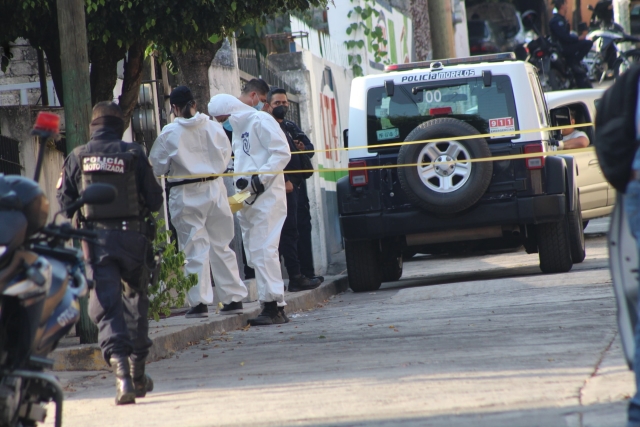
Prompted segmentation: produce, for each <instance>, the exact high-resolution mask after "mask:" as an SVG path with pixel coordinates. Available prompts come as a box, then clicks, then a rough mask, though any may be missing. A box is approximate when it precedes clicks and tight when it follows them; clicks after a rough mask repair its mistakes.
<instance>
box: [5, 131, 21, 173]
mask: <svg viewBox="0 0 640 427" xmlns="http://www.w3.org/2000/svg"><path fill="white" fill-rule="evenodd" d="M19 145H20V142H19V141H16V140H15V139H11V138H8V137H6V136H1V135H0V173H3V174H5V175H20V174H21V171H22V166H20V150H19V148H18V147H19Z"/></svg>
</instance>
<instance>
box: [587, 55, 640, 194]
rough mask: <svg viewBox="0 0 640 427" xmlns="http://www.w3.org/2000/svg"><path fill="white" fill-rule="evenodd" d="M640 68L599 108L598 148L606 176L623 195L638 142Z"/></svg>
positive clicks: (615, 86)
mask: <svg viewBox="0 0 640 427" xmlns="http://www.w3.org/2000/svg"><path fill="white" fill-rule="evenodd" d="M639 77H640V65H634V66H633V67H631V68H630V69H629V70H628V71H627V72H626V73H624V74H622V75H621V76H620V77H618V79H617V80H616V82H615V83H614V84H613V86H611V87H610V88H609V89H608V90H607V91H606V92H605V93H604V95H603V96H602V99H601V100H600V102H599V103H598V105H597V113H596V139H595V144H594V145H595V147H596V154H597V156H598V161H599V162H600V168H601V169H602V173H603V174H604V177H605V178H606V179H607V181H609V182H610V183H611V185H613V187H614V188H615V189H616V190H617V191H620V192H622V193H624V192H625V190H626V188H627V183H629V179H631V166H632V163H633V158H634V157H635V153H636V149H637V148H638V141H637V139H636V105H637V102H638V78H639Z"/></svg>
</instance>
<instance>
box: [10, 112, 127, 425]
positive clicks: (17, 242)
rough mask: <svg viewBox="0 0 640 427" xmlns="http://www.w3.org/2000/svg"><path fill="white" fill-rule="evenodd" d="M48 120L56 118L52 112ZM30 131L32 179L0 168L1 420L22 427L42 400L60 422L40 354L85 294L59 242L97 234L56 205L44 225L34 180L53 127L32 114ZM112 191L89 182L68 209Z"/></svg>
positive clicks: (40, 416) (79, 263)
mask: <svg viewBox="0 0 640 427" xmlns="http://www.w3.org/2000/svg"><path fill="white" fill-rule="evenodd" d="M40 114H41V115H42V114H49V113H40ZM50 116H55V115H50ZM55 117H57V116H55ZM49 120H50V121H52V122H56V119H54V118H52V117H49ZM57 120H58V121H59V118H58V119H57ZM38 121H41V120H40V117H39V118H38ZM44 121H46V118H45V119H43V120H42V122H44ZM40 124H41V125H42V123H40ZM35 134H36V135H38V136H39V137H40V150H39V155H38V159H37V163H36V173H35V179H34V180H30V179H28V178H25V177H22V176H19V175H9V176H4V175H0V223H2V224H3V226H2V228H0V426H2V427H26V426H34V425H35V424H36V423H37V422H43V421H44V419H45V417H46V408H45V407H44V405H45V404H46V403H48V402H50V401H54V402H55V406H56V413H55V426H56V427H59V426H61V425H62V401H63V393H62V387H61V386H60V384H59V382H58V381H57V379H56V378H55V377H54V376H53V375H51V374H47V373H45V372H44V370H45V369H47V368H51V367H52V366H53V361H52V360H51V359H48V358H47V355H48V354H49V353H50V352H51V351H53V350H54V349H55V348H56V346H57V344H58V342H59V341H60V339H61V338H63V337H64V336H65V335H66V334H67V333H68V332H69V330H70V329H71V328H72V327H73V325H74V324H75V323H76V322H77V321H78V319H79V317H80V306H79V302H78V299H79V298H81V297H82V296H84V295H86V293H87V289H88V284H87V280H86V277H85V273H84V256H83V254H82V251H81V250H79V249H76V248H73V247H67V246H65V243H66V242H69V241H70V240H72V239H83V240H85V241H95V239H96V238H97V234H96V233H95V232H94V231H91V230H78V229H74V228H73V227H72V226H71V224H69V223H62V224H58V225H56V224H55V219H56V218H57V216H58V214H60V213H61V212H58V214H56V215H55V216H54V220H53V222H51V223H50V224H48V225H46V226H45V225H44V224H45V223H46V219H47V216H48V210H49V203H48V201H47V198H46V197H45V195H44V193H43V192H42V190H41V189H40V187H39V185H38V183H37V181H38V178H39V175H40V170H41V167H42V157H43V154H44V151H45V150H44V146H45V143H46V140H47V139H48V138H50V137H52V136H55V134H57V126H56V128H55V129H52V128H45V127H43V126H40V127H39V126H38V122H36V128H35ZM115 197H116V190H115V188H114V187H112V186H110V185H105V184H93V185H91V186H88V187H87V188H86V190H85V191H84V193H83V194H82V196H81V197H80V198H79V199H78V200H77V201H76V202H75V203H74V204H73V206H70V207H68V211H75V210H77V209H79V208H80V207H81V206H83V205H85V204H106V203H110V202H112V201H113V200H114V199H115Z"/></svg>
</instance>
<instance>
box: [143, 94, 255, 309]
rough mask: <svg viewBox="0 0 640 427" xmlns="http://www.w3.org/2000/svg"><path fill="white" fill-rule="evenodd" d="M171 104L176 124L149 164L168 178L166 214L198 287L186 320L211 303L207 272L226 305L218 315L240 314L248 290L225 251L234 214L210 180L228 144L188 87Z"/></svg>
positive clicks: (217, 182) (227, 154)
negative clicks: (196, 277)
mask: <svg viewBox="0 0 640 427" xmlns="http://www.w3.org/2000/svg"><path fill="white" fill-rule="evenodd" d="M170 102H171V109H172V111H173V113H174V114H175V115H176V119H175V120H174V121H173V123H170V124H168V125H166V126H165V127H164V128H163V129H162V132H161V133H160V136H158V139H156V141H155V142H154V144H153V147H152V148H151V153H150V154H149V160H150V161H151V164H152V166H153V171H154V173H155V174H156V175H168V176H167V188H169V204H168V207H169V213H170V215H171V223H172V224H173V226H174V227H175V229H176V231H177V234H178V244H179V247H180V250H182V251H184V253H185V257H186V261H187V263H186V266H185V274H189V273H195V274H197V275H198V285H196V286H194V287H193V288H191V289H190V290H189V292H188V294H187V300H188V302H189V305H190V306H191V309H190V310H189V311H188V312H187V314H186V317H188V318H192V317H207V315H208V314H207V313H208V309H207V304H211V303H212V302H213V289H212V286H211V271H213V276H214V280H215V284H216V289H217V292H218V297H219V299H220V301H221V302H222V303H223V304H224V307H223V308H222V309H221V310H220V314H235V313H242V300H243V299H244V298H245V297H246V296H247V288H246V287H245V285H244V283H242V280H241V279H240V274H239V272H238V264H237V261H236V255H235V253H234V252H233V251H232V250H231V248H230V247H229V243H230V242H231V240H232V239H233V215H232V213H231V208H230V207H229V201H228V199H227V190H226V187H225V185H224V182H223V180H222V179H217V177H212V176H211V175H212V174H220V173H223V172H224V171H225V170H226V168H227V164H228V163H229V161H230V160H231V149H230V147H229V141H228V140H227V137H226V135H225V133H224V130H223V129H222V126H221V125H220V124H219V123H217V122H215V121H213V120H211V119H210V118H209V116H207V115H206V114H201V113H198V112H196V105H195V101H194V99H193V95H192V94H191V91H190V90H189V88H187V87H186V86H179V87H177V88H175V89H174V90H173V91H172V92H171V95H170ZM194 175H195V176H196V177H195V178H194V177H193V176H194ZM173 176H175V178H172V177H173ZM210 268H211V269H210Z"/></svg>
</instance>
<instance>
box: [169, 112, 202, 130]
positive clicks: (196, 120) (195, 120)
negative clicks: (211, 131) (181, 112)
mask: <svg viewBox="0 0 640 427" xmlns="http://www.w3.org/2000/svg"><path fill="white" fill-rule="evenodd" d="M208 121H209V116H207V115H206V114H202V113H199V112H198V113H196V114H195V115H194V116H193V117H191V118H189V119H185V118H184V117H176V118H175V119H174V120H173V122H172V123H177V124H179V125H181V126H184V127H193V126H202V125H204V124H205V123H206V122H208Z"/></svg>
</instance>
